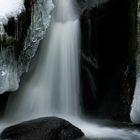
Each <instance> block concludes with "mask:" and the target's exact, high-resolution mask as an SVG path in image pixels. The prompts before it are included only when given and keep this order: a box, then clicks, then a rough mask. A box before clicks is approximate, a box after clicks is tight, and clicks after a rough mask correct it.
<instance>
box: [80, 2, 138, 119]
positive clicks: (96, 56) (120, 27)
mask: <svg viewBox="0 0 140 140" xmlns="http://www.w3.org/2000/svg"><path fill="white" fill-rule="evenodd" d="M136 11H137V1H136V0H134V1H131V0H129V1H127V2H126V1H125V0H110V1H108V2H107V3H105V4H102V5H100V6H98V7H91V8H88V9H86V10H85V11H84V12H83V14H82V16H81V29H82V48H81V89H82V93H81V94H82V97H83V99H82V104H83V108H84V110H83V111H86V112H88V113H89V114H95V112H96V115H97V116H102V117H106V118H111V119H116V120H119V121H130V117H129V113H130V108H131V103H132V99H133V94H134V88H135V75H136V72H135V51H136V42H137V40H136V33H137V22H136V19H137V17H136V15H137V14H136Z"/></svg>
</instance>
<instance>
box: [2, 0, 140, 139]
mask: <svg viewBox="0 0 140 140" xmlns="http://www.w3.org/2000/svg"><path fill="white" fill-rule="evenodd" d="M55 5H56V7H55V10H54V13H53V20H52V23H51V26H50V29H49V31H48V32H47V34H46V38H45V39H44V41H43V42H42V44H41V48H40V51H39V54H38V55H37V56H36V59H35V61H34V64H32V67H31V69H30V72H29V73H28V74H27V75H25V77H24V79H23V82H22V83H21V86H20V89H19V90H18V92H16V93H13V94H10V97H9V100H8V104H7V109H6V112H5V116H4V119H3V121H2V123H1V124H3V126H4V127H5V126H6V125H9V124H14V123H17V122H21V121H24V120H29V119H33V118H37V117H43V116H51V115H55V116H59V117H63V118H65V119H67V120H69V121H70V122H72V123H74V124H75V125H77V126H78V127H79V128H81V129H82V130H83V132H84V133H85V134H86V136H87V137H90V138H94V137H96V138H117V140H118V139H125V140H131V139H132V138H135V140H138V139H136V138H138V137H140V134H139V132H138V131H130V130H125V129H116V128H109V127H103V126H99V125H97V124H95V123H88V122H86V121H84V120H82V119H81V117H80V113H79V112H80V104H79V51H78V50H79V46H80V43H79V42H80V23H79V17H78V13H77V11H76V7H75V6H74V5H75V4H74V2H73V0H56V2H55ZM33 65H35V67H34V66H33Z"/></svg>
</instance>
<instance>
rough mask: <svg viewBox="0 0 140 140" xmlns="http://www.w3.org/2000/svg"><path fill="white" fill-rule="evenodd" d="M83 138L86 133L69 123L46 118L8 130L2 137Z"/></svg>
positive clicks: (36, 139)
mask: <svg viewBox="0 0 140 140" xmlns="http://www.w3.org/2000/svg"><path fill="white" fill-rule="evenodd" d="M82 136H84V133H83V132H82V131H81V130H80V129H79V128H77V127H75V126H74V125H72V124H71V123H69V122H68V121H66V120H63V119H60V118H56V117H46V118H39V119H36V120H31V121H27V122H23V123H20V124H17V125H15V126H11V127H9V128H6V129H5V130H4V131H3V132H2V134H1V136H0V137H1V139H10V140H72V139H76V138H80V137H82Z"/></svg>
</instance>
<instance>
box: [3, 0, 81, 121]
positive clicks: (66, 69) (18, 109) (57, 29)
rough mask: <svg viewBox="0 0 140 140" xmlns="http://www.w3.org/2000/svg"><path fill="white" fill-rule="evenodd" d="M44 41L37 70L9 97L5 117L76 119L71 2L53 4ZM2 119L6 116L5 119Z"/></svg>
mask: <svg viewBox="0 0 140 140" xmlns="http://www.w3.org/2000/svg"><path fill="white" fill-rule="evenodd" d="M56 5H57V7H56V9H55V11H54V15H53V17H54V18H53V21H52V24H51V27H50V29H49V31H48V34H47V35H46V36H48V39H49V40H48V39H44V42H43V43H42V46H41V55H39V57H38V58H37V59H38V62H37V68H36V69H35V71H34V73H33V74H31V75H32V77H30V78H29V79H28V82H27V80H24V81H25V82H23V83H22V85H21V88H20V90H19V91H18V93H16V94H11V95H10V97H9V101H8V105H7V109H6V114H7V115H8V117H10V120H11V119H12V120H13V121H14V120H16V121H21V120H25V119H29V118H30V119H31V118H36V117H39V116H48V115H60V114H61V115H64V116H66V115H67V116H69V115H73V116H76V115H77V114H78V111H79V109H78V107H79V105H78V104H79V103H78V102H79V99H78V97H79V95H78V94H79V63H78V62H79V60H78V59H79V55H78V50H79V42H80V41H79V38H80V37H79V36H80V25H79V19H78V14H77V12H76V10H75V8H74V6H73V2H72V1H71V0H67V1H66V0H57V1H56ZM5 117H6V116H5Z"/></svg>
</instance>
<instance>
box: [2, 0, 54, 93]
mask: <svg viewBox="0 0 140 140" xmlns="http://www.w3.org/2000/svg"><path fill="white" fill-rule="evenodd" d="M19 1H20V0H19ZM23 7H24V8H23V9H22V13H21V10H19V9H18V11H19V14H18V13H17V15H15V14H13V17H12V16H11V15H12V14H11V15H10V16H9V17H7V19H8V20H3V21H4V23H0V30H1V32H0V35H1V38H0V48H1V50H0V94H2V93H5V92H6V91H15V90H17V89H18V87H19V82H20V77H21V75H22V73H23V72H25V71H27V70H28V66H29V63H30V60H31V58H32V57H33V56H34V55H35V52H36V50H37V47H38V45H39V42H40V40H41V39H42V38H43V36H44V34H45V31H46V29H47V27H48V26H49V23H50V19H51V15H50V12H51V11H52V9H53V7H54V6H53V3H52V0H47V1H43V0H25V2H24V6H23ZM15 13H16V12H15Z"/></svg>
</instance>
